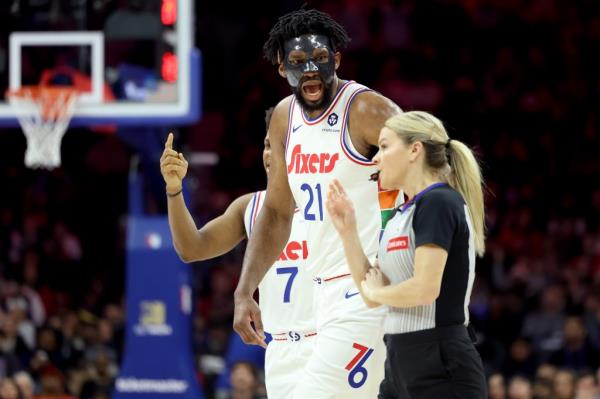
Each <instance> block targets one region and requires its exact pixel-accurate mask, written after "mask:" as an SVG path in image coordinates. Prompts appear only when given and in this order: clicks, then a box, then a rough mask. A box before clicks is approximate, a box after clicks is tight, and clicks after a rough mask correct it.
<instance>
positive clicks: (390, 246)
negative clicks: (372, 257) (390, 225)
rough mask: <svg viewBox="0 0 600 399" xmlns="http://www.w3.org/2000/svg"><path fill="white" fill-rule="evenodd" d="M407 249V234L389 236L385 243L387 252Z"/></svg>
mask: <svg viewBox="0 0 600 399" xmlns="http://www.w3.org/2000/svg"><path fill="white" fill-rule="evenodd" d="M401 249H408V236H400V237H396V238H391V239H390V240H389V241H388V243H387V252H392V251H398V250H401Z"/></svg>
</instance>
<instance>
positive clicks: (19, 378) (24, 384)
mask: <svg viewBox="0 0 600 399" xmlns="http://www.w3.org/2000/svg"><path fill="white" fill-rule="evenodd" d="M13 380H14V381H15V383H16V384H17V387H18V388H19V391H20V392H21V396H22V397H23V399H32V398H33V394H34V392H35V386H34V384H33V380H32V379H31V376H30V375H29V373H27V372H26V371H19V372H18V373H15V374H14V375H13Z"/></svg>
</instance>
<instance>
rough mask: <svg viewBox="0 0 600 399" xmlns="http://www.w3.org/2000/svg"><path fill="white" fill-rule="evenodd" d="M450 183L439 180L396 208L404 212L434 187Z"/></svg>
mask: <svg viewBox="0 0 600 399" xmlns="http://www.w3.org/2000/svg"><path fill="white" fill-rule="evenodd" d="M447 185H448V183H445V182H437V183H433V184H432V185H431V186H427V187H425V188H424V189H423V190H421V191H419V192H418V193H417V195H415V196H414V197H412V198H411V199H410V200H408V201H407V202H405V203H404V204H402V205H400V206H399V207H398V208H396V210H397V211H398V212H400V213H403V212H404V211H406V210H407V209H408V208H410V207H411V206H412V205H413V204H414V203H415V202H417V200H418V199H419V198H421V197H422V196H424V195H425V194H426V193H428V192H429V191H431V190H433V189H434V188H437V187H443V186H447Z"/></svg>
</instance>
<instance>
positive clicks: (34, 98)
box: [7, 86, 79, 169]
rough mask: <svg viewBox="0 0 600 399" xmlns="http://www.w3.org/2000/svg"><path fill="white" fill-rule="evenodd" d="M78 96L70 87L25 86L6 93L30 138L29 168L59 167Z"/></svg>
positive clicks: (28, 148) (27, 161)
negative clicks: (61, 145)
mask: <svg viewBox="0 0 600 399" xmlns="http://www.w3.org/2000/svg"><path fill="white" fill-rule="evenodd" d="M78 93H79V92H78V90H77V89H74V88H73V87H70V86H23V87H21V88H20V89H18V90H14V91H8V92H7V97H8V100H9V103H10V105H11V106H12V107H13V108H14V112H15V115H16V116H17V118H18V120H19V124H20V125H21V128H23V132H24V133H25V137H26V138H27V151H26V152H25V165H26V166H27V167H29V168H45V169H53V168H55V167H57V166H60V143H61V141H62V138H63V136H64V134H65V132H66V131H67V128H68V127H69V122H70V121H71V118H72V117H73V113H74V112H75V106H76V104H77V98H78V97H79V96H78Z"/></svg>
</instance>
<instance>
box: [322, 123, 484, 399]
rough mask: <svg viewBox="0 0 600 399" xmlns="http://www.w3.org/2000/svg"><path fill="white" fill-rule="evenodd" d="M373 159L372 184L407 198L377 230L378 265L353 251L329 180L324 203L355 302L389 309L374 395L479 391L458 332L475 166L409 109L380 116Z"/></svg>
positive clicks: (480, 219) (473, 221) (476, 237)
mask: <svg viewBox="0 0 600 399" xmlns="http://www.w3.org/2000/svg"><path fill="white" fill-rule="evenodd" d="M373 161H374V162H375V164H376V165H377V168H378V170H379V183H380V185H381V187H383V188H386V189H401V190H404V193H405V194H407V195H408V198H410V200H409V201H408V202H406V203H405V204H404V205H402V206H400V207H399V208H398V211H397V212H396V214H395V215H394V217H393V218H392V219H391V220H390V221H389V222H388V223H387V225H386V227H385V231H384V233H383V236H382V238H381V241H380V245H379V253H378V266H376V267H372V266H371V264H370V262H369V259H367V258H366V256H365V254H364V252H363V250H362V247H361V243H360V241H359V238H358V234H357V226H356V219H355V211H354V208H353V205H352V202H351V201H350V199H349V198H348V196H347V195H346V193H345V191H344V188H343V187H342V186H341V184H340V183H339V182H338V181H336V180H334V181H333V182H332V183H331V185H330V186H329V190H328V201H327V210H328V212H329V215H330V216H331V218H332V220H333V222H334V225H335V228H336V229H337V231H338V233H339V234H340V236H341V239H342V241H343V245H344V251H345V254H346V258H347V260H348V264H349V266H350V269H351V272H352V275H353V278H354V280H355V281H357V282H361V283H360V286H359V289H360V293H361V296H362V298H363V300H364V301H365V302H366V303H367V305H369V306H379V305H386V306H387V307H388V313H387V315H386V318H385V322H384V329H385V333H386V335H385V342H386V346H387V360H386V364H385V378H384V380H383V382H382V383H381V386H380V391H379V398H380V399H382V398H383V399H388V398H399V399H404V398H410V399H429V398H432V399H433V398H435V399H445V398H460V399H484V398H487V393H486V381H485V376H484V372H483V366H482V362H481V357H480V356H479V354H478V353H477V350H476V349H475V346H474V345H473V343H472V340H471V338H470V336H471V335H470V334H469V332H468V330H467V326H468V323H469V311H468V305H469V297H470V295H471V287H472V286H473V279H474V276H475V255H476V254H477V255H480V256H481V255H483V253H484V250H485V248H484V205H483V188H482V185H483V183H482V178H481V172H480V169H479V165H478V163H477V161H476V159H475V157H474V156H473V153H472V152H471V150H470V149H469V148H468V147H467V146H466V145H465V144H463V143H461V142H460V141H457V140H451V139H450V138H449V137H448V134H447V133H446V130H445V129H444V126H443V125H442V123H441V122H440V121H439V120H438V119H437V118H435V117H434V116H432V115H430V114H428V113H426V112H418V111H414V112H407V113H404V114H401V115H397V116H394V117H392V118H390V119H388V120H387V121H386V123H385V126H384V127H383V129H382V130H381V133H380V136H379V152H378V153H377V155H376V156H375V158H374V159H373ZM357 211H358V212H360V209H358V210H357Z"/></svg>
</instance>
